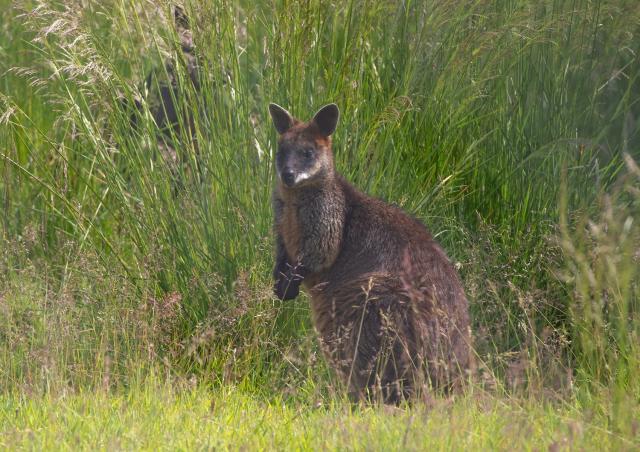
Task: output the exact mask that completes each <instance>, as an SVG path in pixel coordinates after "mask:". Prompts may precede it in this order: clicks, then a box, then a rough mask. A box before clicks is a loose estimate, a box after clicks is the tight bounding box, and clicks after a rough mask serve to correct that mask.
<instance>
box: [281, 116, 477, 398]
mask: <svg viewBox="0 0 640 452" xmlns="http://www.w3.org/2000/svg"><path fill="white" fill-rule="evenodd" d="M269 111H270V114H271V118H272V120H273V124H274V126H275V128H276V130H277V132H278V134H279V139H278V150H277V153H276V160H275V164H276V165H275V166H276V170H277V177H278V182H277V184H276V187H275V189H274V194H273V208H274V216H275V233H276V263H275V267H274V271H273V277H274V280H275V286H274V291H275V294H276V295H277V297H278V298H280V299H282V300H289V299H293V298H295V297H296V296H297V295H298V293H299V287H300V284H304V287H305V288H306V290H307V291H308V294H309V295H310V298H311V311H312V318H313V323H314V326H315V328H316V330H317V331H318V333H319V336H320V342H321V345H322V348H323V351H324V353H325V355H326V356H327V358H328V360H329V362H330V363H331V364H332V365H333V367H335V369H336V370H337V372H338V374H339V375H340V376H341V379H342V380H343V381H344V383H345V384H346V386H347V389H348V392H349V393H350V394H351V395H352V396H353V397H355V398H356V399H359V400H360V399H368V400H371V399H381V400H382V401H384V402H387V403H398V402H400V401H402V400H405V399H409V398H413V397H416V396H418V395H420V394H423V395H424V392H423V391H424V390H425V389H429V388H432V389H440V390H443V391H450V390H451V389H454V388H456V387H459V386H460V384H461V382H462V381H463V380H464V379H465V376H466V374H467V372H468V369H469V365H470V331H469V315H468V303H467V299H466V297H465V294H464V290H463V288H462V285H461V283H460V280H459V278H458V275H457V272H456V270H455V268H454V267H453V265H452V264H451V263H450V261H449V259H448V258H447V256H446V254H445V253H444V251H443V250H442V248H441V247H440V246H439V245H438V243H436V241H435V240H434V239H433V237H432V236H431V235H430V234H429V232H428V231H427V229H426V228H425V226H424V225H423V224H422V223H420V222H419V221H418V220H416V219H413V218H411V217H410V216H408V215H407V214H406V213H404V212H403V211H402V210H400V209H399V208H397V207H394V206H392V205H389V204H387V203H385V202H383V201H381V200H378V199H375V198H372V197H370V196H367V195H366V194H364V193H362V192H360V191H358V189H356V188H355V187H353V186H352V185H351V184H350V183H349V182H347V181H346V180H345V179H344V178H343V177H342V176H341V175H340V174H338V173H337V172H336V170H335V167H334V161H333V153H332V144H331V135H332V134H333V132H334V131H335V129H336V126H337V124H338V117H339V110H338V107H337V106H336V105H335V104H330V105H327V106H325V107H323V108H321V109H320V110H319V111H318V112H317V113H316V114H315V116H314V117H313V119H312V120H311V121H309V122H301V121H299V120H297V119H295V118H294V117H292V116H291V114H290V113H289V112H288V111H287V110H285V109H284V108H282V107H280V106H278V105H276V104H270V105H269Z"/></svg>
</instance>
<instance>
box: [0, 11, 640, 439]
mask: <svg viewBox="0 0 640 452" xmlns="http://www.w3.org/2000/svg"><path fill="white" fill-rule="evenodd" d="M78 5H79V4H78V3H77V2H71V1H67V0H42V1H38V2H35V1H30V0H17V1H13V2H12V1H10V0H0V401H1V403H2V405H1V406H2V408H1V409H2V413H3V420H2V425H1V426H0V428H1V429H2V430H4V431H7V432H9V434H8V435H2V434H0V438H1V439H0V441H5V442H4V443H0V445H2V446H6V447H9V448H13V447H14V446H17V445H21V446H23V447H25V448H39V445H47V444H49V445H52V446H53V444H54V442H56V441H64V442H65V444H66V445H67V447H68V448H72V447H74V444H75V441H79V443H78V444H79V445H82V446H84V447H86V448H90V447H92V446H93V445H101V446H102V447H105V448H118V447H120V448H138V447H144V448H152V447H154V445H156V444H162V445H165V446H166V447H167V448H169V447H171V446H172V445H173V444H172V443H171V442H170V441H177V442H178V443H176V444H175V446H180V445H182V447H184V448H192V446H193V447H196V446H198V444H197V443H194V442H195V441H200V440H202V441H206V438H205V437H210V438H213V437H215V438H216V440H218V439H219V440H220V441H221V442H222V444H228V445H235V446H238V445H240V444H242V443H243V442H246V443H247V445H263V446H264V447H267V446H273V445H276V446H280V447H282V448H284V447H285V445H286V444H287V441H291V442H296V441H298V440H299V441H300V443H299V446H300V447H307V448H311V447H312V446H314V447H315V446H323V445H324V446H327V447H330V448H339V447H341V446H344V447H352V448H366V447H367V445H371V448H377V446H378V445H380V446H381V447H380V448H382V446H383V445H385V444H389V445H390V446H391V447H392V448H400V447H401V446H402V445H403V444H404V445H405V446H406V447H408V448H419V446H421V445H423V444H424V442H425V441H433V443H434V445H435V446H438V447H441V448H463V447H465V446H478V447H496V448H508V447H509V444H510V443H509V441H512V442H514V444H515V445H516V446H515V447H516V448H528V449H534V448H547V447H550V445H551V444H552V443H554V442H555V443H557V444H558V445H559V446H560V447H561V448H562V447H570V446H571V445H573V444H575V445H576V446H575V447H577V448H591V447H592V446H593V445H597V446H602V447H604V448H632V446H633V445H637V444H636V443H637V441H638V434H637V426H635V424H633V422H631V420H632V419H634V417H637V416H636V415H637V412H638V406H639V401H640V385H639V384H638V381H636V380H637V379H636V378H635V375H638V372H640V348H639V347H638V344H639V343H640V341H639V336H640V315H639V314H638V313H639V312H640V308H639V305H638V302H639V298H640V297H639V295H640V294H639V292H638V291H639V287H640V281H639V280H640V274H639V272H640V270H639V269H640V263H639V259H640V257H639V256H640V250H639V249H638V243H640V198H639V195H638V193H639V190H640V176H639V173H638V170H637V165H636V163H634V162H638V161H639V160H640V119H639V118H640V59H639V58H638V55H640V38H639V36H640V5H639V4H638V2H637V1H635V0H617V1H613V0H596V1H593V0H589V1H587V0H572V1H568V0H567V1H563V0H554V1H551V0H546V1H540V2H528V1H524V0H510V1H507V0H504V1H489V0H473V1H463V0H453V1H452V0H447V1H445V0H436V1H405V2H381V1H378V0H349V1H346V2H338V1H315V0H309V1H304V2H291V1H268V0H259V1H244V0H242V1H236V2H229V1H226V0H215V1H214V0H208V1H204V2H187V3H186V5H185V7H186V10H187V13H188V14H189V16H190V17H191V19H192V24H191V25H192V29H193V37H194V42H195V44H196V48H197V53H198V55H199V62H200V74H201V79H200V84H201V88H200V90H196V89H194V86H193V85H192V84H191V83H190V82H189V78H188V73H187V71H186V69H185V67H186V66H185V65H184V64H182V63H183V61H182V57H181V55H182V52H181V50H180V44H179V38H178V36H177V35H176V30H175V27H174V26H173V23H172V20H171V14H170V3H169V2H158V3H157V6H150V5H146V4H145V6H143V5H142V3H140V2H135V1H130V0H122V1H116V0H108V1H97V0H96V1H93V0H91V1H88V2H83V3H82V7H80V6H78ZM170 58H173V59H174V60H176V63H175V64H174V67H175V68H176V69H175V78H176V84H177V86H179V87H180V93H181V94H180V96H179V98H177V99H176V103H177V105H178V110H179V111H181V112H182V113H184V114H189V115H190V116H191V117H192V120H193V130H194V133H193V134H190V133H188V132H187V130H186V127H184V126H185V123H184V121H183V124H182V127H181V128H179V129H178V130H176V131H174V133H173V135H172V136H171V137H170V141H171V143H172V144H173V146H174V147H175V149H176V155H175V161H174V160H173V159H171V158H168V157H169V154H168V153H167V150H166V149H165V148H164V147H163V146H162V145H160V144H159V142H158V140H157V139H156V138H157V137H158V136H159V134H160V130H159V127H158V125H157V124H156V123H154V120H153V116H152V112H153V109H154V106H157V105H158V99H157V96H154V92H155V91H156V88H157V87H156V86H152V87H151V89H150V92H149V93H146V92H145V88H144V86H145V84H144V80H145V78H146V77H147V75H148V74H150V73H153V74H155V76H154V77H152V78H151V79H152V80H153V83H154V84H162V83H166V80H167V78H168V77H169V75H170V74H168V73H167V69H166V67H165V66H164V62H166V61H167V60H168V59H170ZM134 99H137V100H138V101H140V103H141V105H142V107H141V109H140V110H139V111H138V110H135V109H132V108H130V107H127V106H128V105H129V106H131V105H133V103H134ZM269 102H277V103H278V104H280V105H283V106H284V107H286V108H288V109H289V110H290V111H291V112H292V113H293V114H294V115H296V116H298V117H301V118H307V117H309V116H310V115H312V114H313V113H314V112H315V111H316V110H317V109H318V107H320V106H321V105H323V104H325V103H328V102H336V103H337V104H338V105H339V107H340V109H341V113H342V115H341V121H340V124H339V127H338V130H337V132H336V135H335V138H334V148H335V155H336V161H337V166H338V169H339V170H340V171H341V172H343V173H344V174H345V176H347V178H348V179H350V180H351V181H353V182H354V183H355V184H356V185H357V186H359V187H360V188H362V189H363V190H365V191H367V192H369V193H371V194H373V195H376V196H380V197H382V198H384V199H386V200H388V201H390V202H394V203H397V204H399V205H401V206H402V207H403V208H404V209H406V210H407V211H408V212H409V213H411V214H412V215H415V216H416V217H418V218H420V219H422V220H423V221H424V222H425V223H426V224H427V226H428V227H429V228H430V230H431V231H432V232H433V233H434V235H435V236H436V237H437V239H438V240H439V241H440V242H441V243H442V244H443V246H444V248H445V249H446V250H447V253H448V255H449V256H450V257H451V258H452V260H453V261H454V262H456V263H457V264H458V265H457V266H458V267H459V268H460V273H461V276H462V279H463V282H464V286H465V289H466V293H467V295H468V297H469V299H470V305H471V316H472V322H473V335H474V345H475V351H476V358H477V361H478V364H479V369H478V372H477V375H474V377H473V381H472V384H471V389H470V394H468V395H465V396H463V397H461V398H459V399H457V400H455V401H450V400H440V399H437V400H435V401H434V402H433V407H432V408H430V409H429V411H428V414H425V413H424V410H425V409H426V408H425V407H423V406H417V407H414V408H411V409H407V410H405V411H402V412H398V413H395V414H391V413H389V412H388V410H387V411H385V410H382V409H380V408H378V407H372V408H365V407H357V408H356V409H355V410H353V411H351V408H350V406H349V404H348V403H346V402H345V401H344V397H343V396H344V391H343V389H342V388H341V387H340V384H339V383H338V382H337V381H336V380H335V377H334V376H333V374H332V372H331V370H330V369H328V368H327V365H326V363H325V362H324V360H323V358H322V355H321V353H320V350H319V348H318V344H317V343H316V341H315V333H314V331H313V327H312V325H311V322H310V318H309V309H308V305H307V299H306V298H305V296H302V297H301V298H300V299H299V300H297V301H295V302H291V303H281V302H279V301H277V300H275V299H274V298H273V296H272V294H271V288H270V285H271V282H270V280H269V278H270V273H271V265H272V246H273V238H272V235H271V222H272V214H271V206H270V197H271V189H272V186H273V173H274V171H273V160H272V157H273V151H274V147H275V140H276V134H275V131H274V130H273V127H272V126H271V124H270V121H269V118H268V113H267V105H268V103H269ZM132 115H133V116H134V117H135V118H136V121H137V127H136V128H133V127H132V126H131V122H130V120H131V116H132ZM189 381H195V382H196V383H195V388H193V387H191V386H189V384H188V383H187V382H189ZM212 399H213V400H215V406H216V410H220V411H219V414H220V416H219V417H215V416H214V417H213V418H212V417H211V415H210V414H205V413H208V410H209V408H208V407H209V406H210V400H212ZM318 400H320V401H322V407H320V408H318V409H315V408H313V407H315V403H316V402H317V401H318ZM283 404H284V405H283ZM18 405H20V407H21V408H20V409H18V411H17V413H16V407H17V406H18ZM114 407H116V408H114ZM154 407H157V408H158V409H159V410H160V409H162V410H161V411H160V412H159V415H158V416H156V415H155V414H154V410H155V408H154ZM129 410H131V411H129ZM214 411H215V410H214ZM243 411H250V412H252V414H253V416H252V419H251V423H250V424H249V426H247V427H246V429H245V430H243V429H244V428H245V427H243V425H244V424H242V425H241V423H240V421H239V417H240V414H241V413H242V412H243ZM74 413H76V414H74ZM217 413H218V411H216V416H217V415H218V414H217ZM74 416H75V417H74ZM128 416H133V417H134V418H136V419H137V420H140V421H141V422H142V421H143V420H144V422H145V423H148V424H149V425H148V427H147V428H141V427H140V426H139V425H138V426H136V425H135V423H134V422H132V421H131V419H132V418H131V417H128ZM192 416H195V417H196V418H198V419H210V421H206V422H205V421H203V422H204V424H203V425H206V427H203V428H204V429H205V431H206V434H205V431H203V432H200V430H198V428H197V426H198V424H197V423H194V424H193V425H192V424H190V423H189V424H188V425H185V424H179V423H187V421H186V419H189V418H190V417H192ZM425 416H426V419H427V420H426V421H425V420H424V419H425ZM74 419H75V420H74ZM411 419H414V420H415V419H420V422H419V423H418V424H416V425H420V426H421V427H422V428H423V429H424V430H418V429H416V431H414V430H413V427H412V428H411V429H409V432H410V433H409V434H406V435H405V432H406V431H407V429H406V426H407V425H413V424H412V422H413V423H415V422H417V421H411V422H410V421H409V420H411ZM458 421H459V422H458ZM74 422H76V424H73V423H74ZM32 423H35V424H33V425H32ZM165 424H166V425H171V426H175V427H174V429H175V430H176V431H177V430H179V434H176V435H175V436H174V435H171V438H166V432H168V431H170V430H171V429H164V428H163V425H165ZM69 425H75V427H74V428H72V429H69V428H68V426H69ZM103 426H104V427H103ZM75 429H77V432H76V431H75ZM216 429H220V431H219V432H218V433H216ZM367 429H369V430H367ZM567 429H568V430H567ZM361 430H364V431H366V432H371V434H370V435H364V434H362V433H360V431H361ZM272 432H273V433H272ZM327 432H331V434H327ZM523 432H524V433H523ZM567 432H573V433H567ZM0 433H2V432H0ZM76 433H77V435H78V436H77V437H76ZM120 433H122V435H121V436H122V438H120V440H119V441H122V442H121V443H111V442H110V441H111V439H112V438H114V437H115V436H118V435H120ZM125 433H126V434H125ZM200 433H202V435H200ZM60 435H62V436H60ZM233 435H237V436H235V437H234V436H233ZM5 437H6V438H8V439H5ZM76 438H79V439H76ZM239 438H240V439H239ZM563 438H568V439H566V441H565V439H563ZM39 441H43V443H39ZM100 441H103V442H102V443H101V444H98V442H100ZM189 441H191V443H190V442H189ZM314 441H320V442H322V443H321V444H318V443H316V442H314ZM323 441H324V442H323ZM405 441H406V442H405ZM458 441H459V442H458ZM572 441H574V442H572ZM205 444H206V443H204V442H203V443H202V446H203V447H204V445H205Z"/></svg>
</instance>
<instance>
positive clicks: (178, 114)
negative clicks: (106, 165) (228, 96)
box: [123, 5, 201, 166]
mask: <svg viewBox="0 0 640 452" xmlns="http://www.w3.org/2000/svg"><path fill="white" fill-rule="evenodd" d="M173 19H174V25H175V28H176V32H177V34H178V36H179V38H180V49H181V53H182V58H178V59H177V60H176V59H167V60H166V61H164V62H163V66H164V68H163V69H159V68H156V69H154V70H152V71H150V72H149V73H148V74H147V77H146V78H145V83H144V88H145V89H144V91H145V92H146V93H147V96H146V99H145V100H146V102H147V104H148V105H149V111H150V113H151V116H152V117H153V120H154V121H155V123H156V124H157V125H158V128H159V130H160V134H159V135H158V136H157V137H156V139H157V143H158V145H159V148H160V150H161V151H162V155H163V158H164V159H165V160H166V161H167V163H169V164H170V165H172V166H173V165H175V164H177V162H178V160H179V158H178V157H179V156H178V153H177V152H176V147H177V146H176V145H177V143H174V137H178V138H180V136H181V132H182V131H184V132H186V134H187V135H188V136H190V137H191V138H192V139H195V127H194V122H193V113H191V112H190V111H182V110H183V109H181V108H180V103H181V102H182V99H183V98H184V97H185V93H184V92H183V89H182V88H181V87H180V83H179V80H178V73H177V66H178V65H180V64H183V63H184V65H185V72H186V74H187V75H188V76H189V80H190V82H191V84H192V87H193V91H194V92H195V93H199V91H200V88H201V87H200V82H201V80H200V66H199V63H198V57H197V55H196V53H195V46H194V43H193V35H192V32H191V27H190V24H189V17H188V16H187V14H186V13H185V11H184V10H183V9H182V8H181V7H180V6H177V5H176V6H174V8H173ZM123 103H124V104H126V101H123ZM133 107H134V109H131V110H130V117H129V122H130V123H131V125H132V126H133V127H134V128H137V126H138V115H139V112H140V111H142V109H143V107H142V102H141V100H140V99H134V105H133ZM196 107H197V108H201V106H200V105H197V106H196Z"/></svg>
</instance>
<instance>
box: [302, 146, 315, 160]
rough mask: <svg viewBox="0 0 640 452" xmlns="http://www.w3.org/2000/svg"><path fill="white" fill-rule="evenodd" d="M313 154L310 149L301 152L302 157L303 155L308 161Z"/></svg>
mask: <svg viewBox="0 0 640 452" xmlns="http://www.w3.org/2000/svg"><path fill="white" fill-rule="evenodd" d="M313 154H314V151H313V149H311V148H307V149H305V150H304V151H302V155H304V156H305V158H308V159H310V158H312V157H313Z"/></svg>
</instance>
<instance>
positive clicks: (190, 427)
mask: <svg viewBox="0 0 640 452" xmlns="http://www.w3.org/2000/svg"><path fill="white" fill-rule="evenodd" d="M635 414H636V415H637V414H638V413H637V412H636V413H635ZM634 417H635V418H637V416H630V417H629V429H628V431H627V432H618V431H615V432H614V431H611V430H610V429H609V426H608V423H607V420H606V418H604V417H599V416H597V415H595V414H585V413H584V412H583V411H581V410H580V409H579V408H578V406H577V405H565V406H562V407H558V406H553V405H551V404H545V403H540V402H539V401H525V400H515V399H509V398H500V397H495V396H489V395H468V396H465V397H463V398H460V399H457V400H454V401H452V400H437V401H435V402H433V403H432V404H431V406H430V407H429V408H426V407H425V406H417V407H413V408H406V409H390V408H388V407H386V408H385V407H352V406H350V405H349V404H346V403H342V402H332V403H331V402H330V403H329V406H326V405H324V404H322V403H320V402H317V403H302V404H295V405H294V404H291V403H285V402H283V401H282V400H277V399H276V400H270V401H267V400H264V399H261V398H259V397H255V396H252V395H249V394H247V393H243V392H242V391H240V390H237V389H234V388H232V387H226V388H224V389H219V390H211V389H204V388H202V387H197V388H195V389H187V390H180V391H176V390H173V389H171V388H170V387H168V386H166V385H156V384H152V383H150V384H146V385H141V386H140V387H137V388H135V389H131V390H127V391H125V392H122V393H117V394H109V393H104V392H103V393H90V394H86V393H77V394H73V395H66V396H60V397H51V396H47V397H38V398H25V397H24V396H14V397H4V398H3V399H0V447H4V448H9V449H14V448H33V449H38V450H43V449H49V450H50V449H53V448H55V449H71V450H78V449H89V450H96V449H109V450H114V449H148V450H157V449H167V450H175V449H187V450H194V449H210V448H234V449H235V448H242V447H248V448H250V449H256V448H260V449H270V448H274V447H275V448H287V449H309V450H316V449H322V448H330V449H335V448H340V449H374V450H396V449H410V450H423V449H424V448H426V447H429V448H430V449H434V448H435V449H446V450H450V449H456V450H489V449H490V450H535V449H542V450H545V449H549V450H561V449H570V448H571V449H577V450H589V449H599V450H602V449H617V450H620V449H632V448H634V447H638V446H640V441H639V438H638V437H637V436H636V437H633V436H632V434H633V430H634V429H637V426H636V427H634V426H633V425H631V424H632V423H633V422H634V421H633V418H634Z"/></svg>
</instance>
